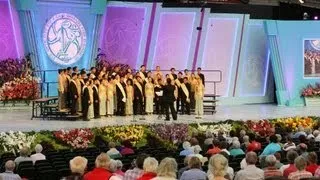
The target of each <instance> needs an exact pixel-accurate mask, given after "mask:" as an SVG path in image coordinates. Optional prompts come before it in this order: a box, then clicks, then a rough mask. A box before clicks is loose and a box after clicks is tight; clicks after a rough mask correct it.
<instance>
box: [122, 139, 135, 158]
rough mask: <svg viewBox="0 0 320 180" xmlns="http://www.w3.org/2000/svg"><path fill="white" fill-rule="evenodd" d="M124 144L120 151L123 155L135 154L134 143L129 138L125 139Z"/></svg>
mask: <svg viewBox="0 0 320 180" xmlns="http://www.w3.org/2000/svg"><path fill="white" fill-rule="evenodd" d="M122 145H123V147H122V149H121V152H120V153H121V155H122V156H125V155H130V154H134V151H133V149H132V144H131V142H130V141H129V140H125V141H123V142H122Z"/></svg>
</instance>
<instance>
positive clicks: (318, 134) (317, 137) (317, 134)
mask: <svg viewBox="0 0 320 180" xmlns="http://www.w3.org/2000/svg"><path fill="white" fill-rule="evenodd" d="M313 136H314V141H315V142H320V131H319V130H314V131H313Z"/></svg>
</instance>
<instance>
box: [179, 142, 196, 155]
mask: <svg viewBox="0 0 320 180" xmlns="http://www.w3.org/2000/svg"><path fill="white" fill-rule="evenodd" d="M182 147H183V149H184V150H182V151H181V152H180V156H189V155H190V154H193V150H192V148H191V144H190V143H189V142H188V141H185V142H184V143H183V144H182Z"/></svg>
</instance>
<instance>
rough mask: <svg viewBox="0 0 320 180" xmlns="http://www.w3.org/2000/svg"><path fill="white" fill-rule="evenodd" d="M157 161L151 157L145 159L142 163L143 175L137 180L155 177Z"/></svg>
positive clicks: (148, 179) (147, 179)
mask: <svg viewBox="0 0 320 180" xmlns="http://www.w3.org/2000/svg"><path fill="white" fill-rule="evenodd" d="M158 165H159V163H158V161H157V160H156V159H155V158H153V157H147V158H146V159H145V160H144V162H143V172H144V173H143V175H142V176H141V177H140V178H139V179H138V180H150V179H152V178H155V177H156V176H157V173H156V172H157V168H158Z"/></svg>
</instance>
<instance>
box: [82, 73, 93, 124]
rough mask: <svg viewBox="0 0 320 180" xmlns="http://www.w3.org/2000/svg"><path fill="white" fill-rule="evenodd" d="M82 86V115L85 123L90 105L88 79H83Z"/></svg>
mask: <svg viewBox="0 0 320 180" xmlns="http://www.w3.org/2000/svg"><path fill="white" fill-rule="evenodd" d="M84 83H85V84H84V86H83V89H82V115H83V119H84V120H85V121H88V120H89V118H88V110H89V106H90V104H91V103H92V102H91V101H90V94H89V79H84Z"/></svg>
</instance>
